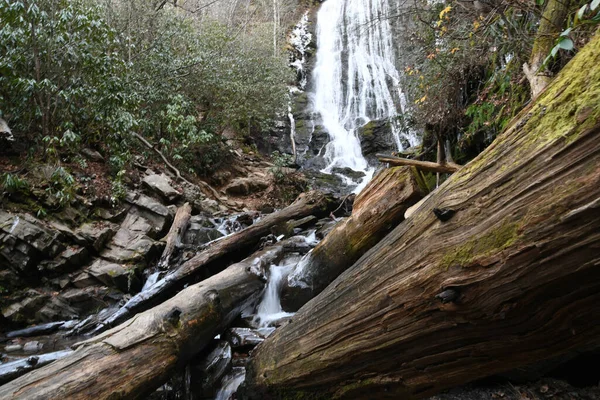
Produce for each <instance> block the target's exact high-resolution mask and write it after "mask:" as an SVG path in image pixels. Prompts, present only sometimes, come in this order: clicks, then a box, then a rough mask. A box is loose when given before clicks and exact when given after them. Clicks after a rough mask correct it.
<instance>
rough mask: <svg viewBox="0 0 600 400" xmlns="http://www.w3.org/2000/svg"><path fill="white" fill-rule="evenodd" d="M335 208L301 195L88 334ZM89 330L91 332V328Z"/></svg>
mask: <svg viewBox="0 0 600 400" xmlns="http://www.w3.org/2000/svg"><path fill="white" fill-rule="evenodd" d="M336 205H337V204H336V203H335V202H334V201H333V198H332V197H331V196H329V195H326V194H323V193H321V192H317V191H313V192H308V193H303V194H301V195H300V197H298V199H297V200H296V201H295V202H294V203H292V204H291V205H289V206H288V207H286V208H284V209H282V210H280V211H278V212H275V213H273V214H269V215H267V216H265V217H264V218H262V219H261V220H260V221H258V222H256V223H255V224H253V225H251V226H249V227H248V228H246V229H243V230H241V231H239V232H236V233H234V234H232V235H230V236H227V237H225V238H223V239H220V240H218V241H215V242H213V243H212V244H210V245H209V246H208V247H207V248H206V249H204V250H202V251H201V252H200V253H198V254H197V255H196V256H195V257H193V258H192V259H190V260H189V261H187V262H185V263H184V264H183V265H182V266H181V267H180V268H178V269H177V270H175V271H173V272H171V273H169V274H168V275H166V276H165V277H164V278H162V279H160V280H159V281H157V282H156V283H155V284H154V285H152V286H151V287H150V288H149V289H147V290H145V291H143V292H141V293H138V294H137V295H135V296H133V297H132V298H131V299H130V300H129V301H128V302H127V303H126V304H125V305H124V306H123V307H121V308H120V309H119V310H118V311H117V312H116V313H114V314H112V315H110V317H108V318H106V319H105V320H103V321H101V322H100V323H99V324H98V325H96V326H95V329H94V330H93V331H92V333H93V334H97V333H100V332H102V331H104V330H106V329H107V328H110V327H112V326H115V325H117V324H119V323H121V322H123V321H125V320H127V319H128V318H130V317H131V316H133V315H135V314H136V313H139V312H142V311H144V310H147V309H148V308H150V307H153V306H155V305H157V304H160V302H162V301H164V300H166V299H167V298H169V296H171V295H173V294H174V293H175V292H176V291H177V290H180V289H181V288H183V287H184V285H186V284H189V283H191V282H193V281H194V280H195V279H197V278H198V277H199V276H202V275H204V276H205V277H207V276H210V275H211V274H212V273H214V271H211V268H214V267H215V266H216V267H217V268H219V267H220V268H222V267H223V266H224V265H227V264H228V263H230V262H232V261H233V262H235V261H239V260H241V259H243V258H244V257H246V256H248V255H249V254H250V253H251V252H252V251H253V250H255V248H256V246H257V244H258V243H259V242H260V239H261V238H262V237H264V236H266V235H268V234H269V233H271V229H273V228H274V227H276V226H278V225H280V224H282V223H285V222H287V221H288V220H290V219H294V218H302V217H306V216H308V215H316V216H325V215H327V214H328V213H329V212H330V211H331V210H333V209H334V208H335V207H336ZM91 327H92V328H94V325H92V326H91ZM85 329H86V331H89V329H90V325H86V326H85ZM81 333H84V332H83V331H81V330H75V331H73V334H81Z"/></svg>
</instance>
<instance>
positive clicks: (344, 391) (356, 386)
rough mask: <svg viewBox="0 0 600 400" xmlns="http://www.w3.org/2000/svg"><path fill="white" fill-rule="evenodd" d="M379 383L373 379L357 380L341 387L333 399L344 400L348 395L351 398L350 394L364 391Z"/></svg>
mask: <svg viewBox="0 0 600 400" xmlns="http://www.w3.org/2000/svg"><path fill="white" fill-rule="evenodd" d="M378 383H379V382H378V381H377V380H376V379H374V378H369V379H359V380H357V381H354V382H352V383H349V384H347V385H344V386H342V387H341V388H340V389H338V390H337V391H336V392H335V395H334V398H344V397H346V396H348V395H350V396H352V392H355V391H357V390H361V389H365V388H366V387H369V386H371V385H377V384H378Z"/></svg>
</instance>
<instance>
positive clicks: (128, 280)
mask: <svg viewBox="0 0 600 400" xmlns="http://www.w3.org/2000/svg"><path fill="white" fill-rule="evenodd" d="M86 271H87V272H88V273H89V274H90V275H92V276H93V277H94V278H96V279H98V280H99V281H100V282H102V283H104V284H105V285H107V286H111V287H116V288H117V289H119V290H120V291H122V292H124V293H126V292H129V291H130V290H131V289H138V290H139V289H140V288H141V285H140V281H139V279H138V278H137V276H136V271H135V268H134V267H131V266H128V265H122V264H118V263H114V262H110V261H106V260H102V259H98V260H96V261H95V262H94V263H93V264H92V265H91V266H90V267H89V268H87V269H86Z"/></svg>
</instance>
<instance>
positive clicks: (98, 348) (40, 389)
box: [0, 241, 294, 400]
mask: <svg viewBox="0 0 600 400" xmlns="http://www.w3.org/2000/svg"><path fill="white" fill-rule="evenodd" d="M293 243H294V242H293V241H292V242H291V243H290V242H281V243H278V244H276V245H274V246H271V247H269V248H267V249H265V250H263V251H261V252H259V253H257V254H255V255H253V256H252V257H250V258H248V259H246V260H244V261H243V262H240V263H238V264H234V265H231V266H230V267H229V268H227V269H226V270H224V271H222V272H221V273H219V274H217V275H215V276H213V277H211V278H209V279H207V280H205V281H203V282H200V283H197V284H195V285H193V286H190V287H188V288H186V289H184V290H182V291H181V292H180V293H179V294H177V296H175V297H173V298H171V299H169V300H168V301H166V302H164V303H162V304H161V305H159V306H157V307H154V308H153V309H151V310H148V311H146V312H144V313H141V314H138V315H136V316H135V317H134V318H132V319H131V320H130V321H127V322H126V323H124V324H122V325H119V326H118V327H116V328H113V329H111V330H109V331H107V332H105V333H103V334H102V335H100V336H97V337H95V338H92V339H90V340H88V341H85V342H82V343H78V344H77V345H76V347H77V350H76V351H75V352H73V353H72V354H70V355H68V356H66V357H64V358H62V359H60V360H58V361H55V362H54V363H52V364H50V365H47V366H46V367H44V368H41V369H38V370H36V371H33V372H31V373H29V374H27V375H25V376H22V377H20V378H17V379H16V380H13V381H11V382H9V383H7V384H6V385H4V386H1V387H0V398H1V399H29V400H34V399H39V400H42V399H43V400H48V399H61V400H62V399H70V400H72V399H86V400H87V399H97V400H99V399H117V398H118V399H140V398H145V396H146V395H148V394H149V393H151V392H152V391H154V390H155V389H156V388H157V387H158V386H160V385H161V384H163V383H164V382H165V381H166V380H167V379H168V378H169V376H170V375H171V374H172V373H173V371H174V370H175V368H176V367H177V366H181V365H184V364H185V362H186V361H188V360H190V359H191V358H192V357H193V356H194V355H195V354H197V353H198V352H199V351H200V350H202V348H203V347H204V346H206V345H207V344H208V343H209V342H210V341H211V340H212V339H213V338H214V337H215V335H216V334H218V333H219V332H220V331H221V330H222V329H224V328H225V327H227V326H228V325H229V324H231V322H232V321H233V320H234V319H235V318H236V317H237V316H238V315H239V314H240V312H241V310H242V309H243V308H244V307H245V306H247V305H248V304H249V302H251V301H254V300H255V299H256V298H257V295H259V294H260V293H261V290H262V289H263V288H264V285H265V281H266V278H265V275H266V274H265V268H266V267H268V266H269V265H270V264H271V263H275V262H278V261H279V260H280V259H281V257H282V256H283V254H284V251H285V250H286V249H287V247H288V246H289V245H290V244H291V245H293Z"/></svg>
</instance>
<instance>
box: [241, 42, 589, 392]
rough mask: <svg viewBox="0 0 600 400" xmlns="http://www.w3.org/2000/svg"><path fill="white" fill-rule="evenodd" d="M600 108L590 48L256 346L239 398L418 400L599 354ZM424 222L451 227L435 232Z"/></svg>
mask: <svg viewBox="0 0 600 400" xmlns="http://www.w3.org/2000/svg"><path fill="white" fill-rule="evenodd" d="M599 99H600V37H598V36H596V37H595V38H593V39H592V41H591V42H590V43H589V44H588V45H587V46H586V47H585V48H584V49H582V51H581V52H580V53H579V54H578V55H577V56H576V57H575V58H574V59H573V60H572V61H571V62H570V63H569V64H568V65H567V66H566V67H565V68H564V70H563V71H562V72H561V73H560V74H559V75H558V76H557V78H556V79H555V80H554V81H553V82H552V83H551V84H550V86H549V87H548V88H547V89H546V90H545V91H544V92H542V93H541V94H540V96H539V97H538V99H537V102H536V103H534V104H532V105H531V106H530V107H528V108H527V109H525V110H523V112H521V113H520V115H519V116H518V117H517V118H516V119H515V120H514V121H513V122H512V123H511V124H510V126H509V127H508V129H507V130H506V131H505V132H504V133H503V134H502V135H501V136H500V137H498V138H497V139H496V141H495V142H494V143H493V144H492V145H491V146H490V147H489V148H488V149H486V150H485V151H484V152H483V153H482V154H480V155H479V156H478V157H477V158H476V159H475V160H474V161H473V162H471V163H469V164H468V165H466V166H465V167H463V168H461V169H460V170H459V171H458V172H456V173H455V174H454V175H452V176H451V177H450V178H449V179H448V180H447V181H446V182H445V183H444V184H443V185H442V186H440V188H439V189H438V190H437V191H436V192H435V193H433V194H432V195H431V197H429V198H428V199H427V200H426V201H425V202H424V203H423V205H422V206H421V207H420V208H419V209H418V210H416V211H415V213H414V214H413V216H412V217H411V218H410V219H408V220H406V221H404V222H403V223H402V224H401V225H399V226H398V227H397V228H396V229H395V230H394V231H393V232H392V233H390V234H389V235H388V236H387V237H386V238H385V239H384V240H382V241H381V242H380V243H379V244H378V245H377V246H375V247H374V248H373V249H371V250H370V251H369V252H368V253H367V254H365V255H364V256H363V257H362V258H361V259H360V260H359V261H358V262H357V263H356V264H355V265H354V266H352V267H351V268H350V269H348V270H347V271H346V272H344V273H343V274H342V275H341V276H340V277H339V278H338V279H336V280H335V281H334V282H333V283H332V284H331V285H329V286H328V287H327V289H325V291H323V292H322V293H321V294H320V295H319V296H317V297H316V298H314V299H313V300H311V301H310V302H309V303H308V304H306V305H305V306H304V307H303V308H302V309H301V310H300V311H299V313H298V314H296V315H295V316H294V317H293V319H292V321H291V322H290V323H289V324H287V325H285V326H283V327H282V328H280V329H279V330H278V331H276V332H275V333H274V334H273V335H272V336H271V337H269V338H268V339H267V340H266V341H265V342H264V343H263V344H262V345H260V346H259V348H258V350H257V351H256V352H255V354H254V356H253V360H252V361H251V364H250V368H249V372H248V374H247V382H246V383H247V386H248V390H247V394H248V396H249V397H251V396H252V393H261V394H260V395H259V396H258V398H266V397H264V395H263V394H262V393H263V392H268V393H270V394H271V396H272V398H288V397H289V396H305V397H294V398H309V397H306V396H311V395H315V396H316V395H320V396H325V397H330V398H351V399H372V398H377V399H384V398H390V399H392V398H393V399H399V398H423V397H427V396H429V395H431V394H434V393H436V392H439V391H441V390H443V389H446V388H450V387H453V386H457V385H461V384H464V383H466V382H469V381H473V380H476V379H479V378H483V377H485V376H489V375H493V374H497V373H500V372H504V371H507V370H511V369H514V368H517V367H521V366H525V365H527V364H529V363H533V362H536V361H540V360H544V359H549V358H552V357H556V356H560V355H563V354H566V353H569V352H571V351H573V350H576V349H581V348H585V347H586V346H589V345H598V344H600V325H599V324H598V323H597V316H598V315H600V268H598V265H600V251H599V249H600V218H598V215H599V214H600V101H599ZM434 208H449V209H452V210H454V211H456V214H455V215H454V217H453V218H451V219H450V220H449V221H447V222H442V221H440V220H439V219H438V218H436V216H435V215H434V213H433V212H432V210H433V209H434ZM286 396H287V397H286Z"/></svg>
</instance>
